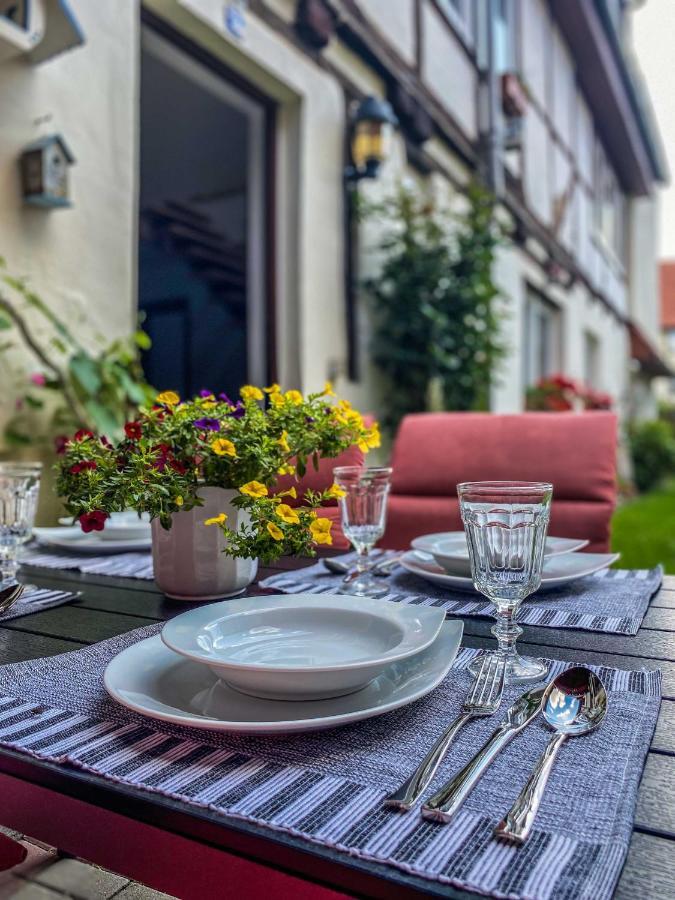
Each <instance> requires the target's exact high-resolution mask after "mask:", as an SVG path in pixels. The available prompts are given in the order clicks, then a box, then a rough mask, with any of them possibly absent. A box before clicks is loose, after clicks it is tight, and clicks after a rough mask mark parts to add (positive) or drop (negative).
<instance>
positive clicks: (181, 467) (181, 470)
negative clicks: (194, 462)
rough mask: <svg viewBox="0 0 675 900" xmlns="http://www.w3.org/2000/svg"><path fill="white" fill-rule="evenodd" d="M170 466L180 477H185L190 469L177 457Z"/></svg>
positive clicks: (171, 460)
mask: <svg viewBox="0 0 675 900" xmlns="http://www.w3.org/2000/svg"><path fill="white" fill-rule="evenodd" d="M169 465H170V466H171V468H172V469H173V470H174V472H178V474H179V475H185V473H186V472H187V470H188V467H187V466H186V465H185V463H182V462H181V461H180V460H179V459H176V458H175V457H174V458H173V459H170V460H169Z"/></svg>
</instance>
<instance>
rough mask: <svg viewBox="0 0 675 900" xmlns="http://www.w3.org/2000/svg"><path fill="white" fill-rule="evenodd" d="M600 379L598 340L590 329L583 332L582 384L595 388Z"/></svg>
mask: <svg viewBox="0 0 675 900" xmlns="http://www.w3.org/2000/svg"><path fill="white" fill-rule="evenodd" d="M599 379H600V342H599V341H598V339H597V337H596V335H594V334H593V333H592V332H590V331H585V332H584V384H586V385H588V387H592V388H597V387H598V381H599Z"/></svg>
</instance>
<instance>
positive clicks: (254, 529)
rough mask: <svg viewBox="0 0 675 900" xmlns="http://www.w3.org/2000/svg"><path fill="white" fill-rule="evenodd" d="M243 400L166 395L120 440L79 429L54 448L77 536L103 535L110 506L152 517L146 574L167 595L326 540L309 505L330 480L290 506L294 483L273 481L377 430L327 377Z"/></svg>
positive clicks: (373, 437)
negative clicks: (151, 572) (283, 486)
mask: <svg viewBox="0 0 675 900" xmlns="http://www.w3.org/2000/svg"><path fill="white" fill-rule="evenodd" d="M240 395H241V397H240V399H237V400H236V401H234V400H231V399H230V398H229V397H228V396H227V395H225V394H219V395H218V396H217V397H216V396H215V395H214V394H212V393H210V392H209V391H202V392H201V394H200V395H199V396H197V397H194V398H193V399H191V400H185V401H182V400H181V399H180V397H179V396H178V395H177V394H176V393H174V392H173V391H165V392H163V393H161V394H159V395H158V397H157V398H156V402H155V403H154V405H152V406H151V407H148V408H141V410H140V411H139V413H138V415H137V417H136V418H135V419H134V420H133V421H130V422H127V423H126V425H125V426H124V438H123V439H122V440H121V441H119V442H118V443H116V444H113V443H111V442H110V441H109V440H108V439H107V438H106V437H105V436H103V435H99V436H97V435H95V434H93V432H91V431H87V430H80V431H78V432H77V433H76V434H75V435H74V436H73V437H72V438H70V439H69V440H68V441H67V442H65V444H64V445H63V447H62V448H61V451H62V453H61V460H60V463H59V466H58V469H59V475H58V489H59V493H60V494H61V495H62V496H63V497H64V498H65V501H66V507H67V509H68V512H69V513H71V514H72V515H73V517H74V518H75V519H77V521H79V523H80V526H81V527H82V529H83V530H84V531H100V530H102V529H103V528H104V527H105V523H106V520H107V518H108V517H109V515H110V513H112V512H118V511H122V510H125V509H134V510H136V511H137V512H138V513H148V514H149V516H150V518H151V519H152V539H153V540H152V545H153V562H154V568H155V579H156V581H157V583H158V585H159V587H160V588H161V589H162V590H163V591H164V592H165V593H166V594H167V595H169V596H172V597H177V598H181V599H213V598H215V597H223V596H227V595H232V594H234V593H238V592H239V591H241V590H243V588H245V587H246V585H247V584H249V583H250V582H251V581H252V580H253V578H254V577H255V572H256V568H257V560H258V559H260V560H262V561H263V562H270V561H272V560H274V559H276V558H278V557H279V556H281V555H282V554H288V553H292V554H313V553H314V547H315V545H316V544H330V543H331V534H330V528H331V523H330V521H329V520H328V519H325V518H322V517H321V516H320V514H319V512H318V509H319V507H320V505H321V503H322V502H324V501H325V500H327V499H330V498H333V497H336V496H338V495H339V489H338V488H337V486H335V485H333V486H332V487H330V488H329V489H327V490H325V491H323V492H312V491H309V492H307V494H306V495H305V497H304V499H303V504H302V505H301V506H299V507H295V508H293V507H291V506H290V505H289V504H288V502H287V501H288V499H291V498H292V499H296V490H295V488H294V487H291V488H289V489H288V490H286V491H279V490H275V485H276V482H277V479H278V477H279V476H280V475H291V474H297V475H298V476H300V477H302V475H304V473H305V471H306V467H307V465H308V464H312V463H313V464H314V465H316V464H318V460H319V458H320V457H335V456H337V455H338V454H340V453H342V452H343V451H344V450H346V449H347V448H348V447H350V446H352V445H353V444H358V445H359V446H360V447H361V449H362V450H364V451H367V450H369V449H371V448H373V447H376V446H379V431H378V427H377V425H373V426H371V427H367V426H366V425H365V424H364V422H363V419H362V417H361V415H360V413H358V412H357V411H356V410H355V409H352V407H351V405H350V404H349V403H348V402H347V401H345V400H341V401H337V400H336V399H335V396H334V394H333V391H332V388H331V386H330V384H328V383H327V384H326V386H325V388H324V390H323V391H321V392H317V393H313V394H309V395H308V396H307V397H303V395H302V394H301V393H300V392H299V391H295V390H290V391H285V392H284V391H282V390H281V388H280V387H279V385H277V384H273V385H271V386H270V387H267V388H264V389H260V388H258V387H254V386H253V385H246V386H244V387H243V388H242V389H241V391H240ZM263 400H265V403H264V404H263V403H261V401H263Z"/></svg>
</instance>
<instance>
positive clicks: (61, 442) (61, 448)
mask: <svg viewBox="0 0 675 900" xmlns="http://www.w3.org/2000/svg"><path fill="white" fill-rule="evenodd" d="M67 444H68V437H67V436H66V435H65V434H59V435H58V436H57V437H55V438H54V449H55V450H56V452H57V453H58V454H59V455H60V454H61V453H65V452H66V445H67Z"/></svg>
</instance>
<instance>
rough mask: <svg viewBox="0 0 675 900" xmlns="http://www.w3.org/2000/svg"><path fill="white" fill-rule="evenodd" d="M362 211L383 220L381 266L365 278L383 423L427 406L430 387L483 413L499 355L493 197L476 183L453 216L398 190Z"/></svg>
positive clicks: (446, 401) (458, 406)
mask: <svg viewBox="0 0 675 900" xmlns="http://www.w3.org/2000/svg"><path fill="white" fill-rule="evenodd" d="M362 215H364V216H367V217H377V219H378V221H379V222H381V223H382V224H383V225H384V230H383V232H382V237H381V238H380V240H379V242H378V250H379V252H380V253H381V256H382V259H383V264H382V268H381V270H380V272H379V274H378V275H377V277H374V278H369V279H368V280H367V281H366V282H365V285H364V286H365V289H366V291H367V293H368V294H369V296H370V298H371V300H372V312H373V315H372V320H373V335H372V343H371V350H372V356H373V361H374V363H375V365H376V366H377V368H378V369H379V370H380V371H381V373H382V375H383V376H384V382H385V388H386V389H385V392H384V397H383V404H384V409H385V414H384V416H383V421H384V424H385V425H386V426H387V427H388V428H390V429H393V428H395V427H396V425H397V424H398V422H399V420H400V419H401V418H402V417H403V416H404V415H405V414H406V413H410V412H421V411H424V410H425V409H427V408H428V404H429V396H430V388H431V387H432V386H433V387H434V388H435V389H436V390H435V393H436V394H438V395H439V397H440V400H441V405H442V407H443V408H444V409H447V410H480V409H487V408H488V404H489V392H490V384H491V382H492V379H493V377H494V373H495V366H496V364H497V362H498V360H499V359H500V357H501V356H502V355H503V353H504V347H503V344H502V342H501V340H500V336H499V321H498V317H497V314H496V312H495V302H494V301H495V298H496V297H497V295H498V289H497V287H496V285H495V283H494V280H493V277H492V269H493V263H494V258H495V252H496V249H497V246H498V244H499V242H500V241H501V240H502V237H501V234H500V230H499V228H498V227H497V225H496V223H495V219H494V202H493V199H492V196H491V195H490V194H488V193H487V192H486V191H485V190H484V189H483V188H481V187H479V186H478V185H472V186H471V187H470V188H469V190H468V192H467V206H466V210H465V211H464V212H463V213H461V214H459V215H452V214H450V213H449V212H448V211H447V210H442V209H439V208H437V207H435V206H433V205H431V204H429V203H428V202H427V201H426V200H425V199H423V198H421V197H420V196H419V195H418V194H417V193H416V192H415V191H413V190H411V189H409V188H404V187H401V188H399V190H398V191H397V192H396V194H395V195H394V196H392V197H390V198H388V199H387V200H385V201H384V202H382V203H380V204H377V205H371V206H369V207H366V208H364V210H363V212H362Z"/></svg>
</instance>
